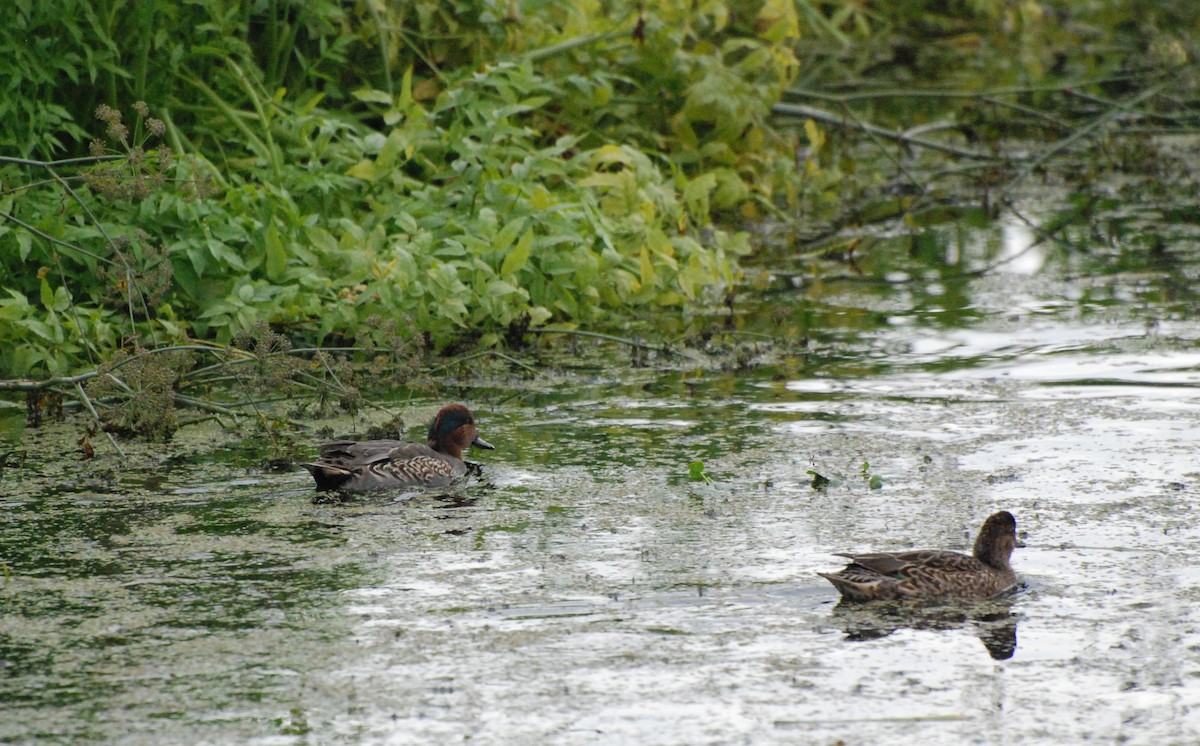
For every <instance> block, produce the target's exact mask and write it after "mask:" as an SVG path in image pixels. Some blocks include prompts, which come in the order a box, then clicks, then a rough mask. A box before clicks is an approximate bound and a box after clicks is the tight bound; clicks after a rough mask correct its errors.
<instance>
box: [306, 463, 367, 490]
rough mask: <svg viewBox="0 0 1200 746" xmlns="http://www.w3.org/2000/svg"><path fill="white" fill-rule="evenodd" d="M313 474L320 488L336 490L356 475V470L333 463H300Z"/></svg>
mask: <svg viewBox="0 0 1200 746" xmlns="http://www.w3.org/2000/svg"><path fill="white" fill-rule="evenodd" d="M300 465H301V466H303V467H304V468H305V469H308V473H309V474H312V476H313V479H314V480H315V481H316V483H317V489H319V490H336V489H339V488H340V487H341V486H342V485H344V484H345V483H346V482H348V481H350V479H351V478H352V477H353V476H354V472H352V471H350V470H349V469H344V468H342V467H340V466H333V465H332V464H322V463H315V464H300Z"/></svg>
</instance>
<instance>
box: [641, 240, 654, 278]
mask: <svg viewBox="0 0 1200 746" xmlns="http://www.w3.org/2000/svg"><path fill="white" fill-rule="evenodd" d="M640 264H641V281H642V287H643V288H651V287H654V283H655V281H656V280H657V274H656V273H655V271H654V264H653V262H651V261H650V247H649V246H646V245H645V244H643V245H642V256H641V262H640Z"/></svg>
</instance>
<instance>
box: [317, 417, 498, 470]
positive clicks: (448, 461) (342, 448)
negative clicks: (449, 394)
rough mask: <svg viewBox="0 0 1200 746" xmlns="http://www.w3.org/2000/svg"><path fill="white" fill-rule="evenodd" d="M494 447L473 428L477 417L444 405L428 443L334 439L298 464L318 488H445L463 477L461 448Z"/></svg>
mask: <svg viewBox="0 0 1200 746" xmlns="http://www.w3.org/2000/svg"><path fill="white" fill-rule="evenodd" d="M468 447H475V448H486V449H488V450H492V449H493V448H494V446H492V444H491V443H488V442H487V441H486V440H484V439H483V438H481V437H479V433H478V432H476V430H475V417H474V415H472V414H471V410H469V409H467V408H466V407H465V406H463V405H462V404H450V405H449V406H445V407H442V409H441V411H439V412H438V413H437V417H435V418H434V419H433V424H432V425H430V426H429V435H428V440H427V442H426V443H406V442H404V441H402V440H366V441H354V440H335V441H332V442H329V443H323V444H322V445H321V446H320V450H321V455H320V456H319V457H318V458H317V460H316V461H314V462H312V463H309V464H301V466H303V467H304V468H305V469H308V471H309V472H310V473H311V474H312V475H313V479H315V480H316V482H317V489H319V490H342V491H351V492H362V491H366V490H384V489H393V488H397V487H445V486H446V485H448V484H450V483H451V482H453V481H454V480H455V479H458V478H459V477H462V476H464V475H466V473H467V464H466V462H464V461H463V458H462V456H463V451H464V450H466V449H467V448H468Z"/></svg>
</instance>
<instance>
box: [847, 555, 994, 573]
mask: <svg viewBox="0 0 1200 746" xmlns="http://www.w3.org/2000/svg"><path fill="white" fill-rule="evenodd" d="M837 556H839V557H845V558H846V559H848V560H850V563H851V567H853V566H855V565H857V566H858V567H861V568H863V569H864V570H868V571H870V572H874V573H878V574H880V575H887V576H890V577H893V578H910V577H919V576H923V575H926V574H928V573H930V572H934V573H938V574H945V573H956V572H979V569H980V564H981V563H980V562H979V560H977V559H975V558H974V557H968V556H967V555H965V554H959V553H958V552H948V551H944V550H940V549H916V550H912V551H908V552H873V553H869V554H838V555H837ZM847 569H849V568H847Z"/></svg>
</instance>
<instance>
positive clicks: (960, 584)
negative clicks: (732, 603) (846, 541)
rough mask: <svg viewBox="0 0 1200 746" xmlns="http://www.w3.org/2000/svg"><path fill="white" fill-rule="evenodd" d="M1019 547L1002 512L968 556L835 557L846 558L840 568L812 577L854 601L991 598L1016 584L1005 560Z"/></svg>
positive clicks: (934, 552) (928, 552)
mask: <svg viewBox="0 0 1200 746" xmlns="http://www.w3.org/2000/svg"><path fill="white" fill-rule="evenodd" d="M1019 545H1020V542H1018V540H1017V521H1016V519H1014V518H1013V516H1012V513H1009V512H1008V511H1003V510H1002V511H1000V512H999V513H996V514H994V515H992V516H989V517H988V519H987V520H986V521H984V522H983V528H981V529H979V536H978V537H976V538H975V548H974V549H973V550H972V552H971V556H970V557H968V556H967V555H965V554H959V553H958V552H948V551H943V550H938V549H917V550H914V551H908V552H877V553H874V554H838V555H837V556H839V557H846V558H848V559H849V560H850V564H848V565H846V567H845V569H842V570H839V571H838V572H831V573H824V572H821V573H817V574H818V575H820V576H821V577H823V578H825V579H826V580H828V581H829V582H830V583H833V585H834V587H835V588H837V589H838V590H839V591H841V593H842V597H843V598H846V599H850V600H853V601H871V600H876V599H896V598H950V599H964V600H966V599H984V598H991V597H992V596H998V595H1000V594H1001V593H1003V592H1004V591H1006V590H1008V589H1009V588H1012V587H1013V586H1014V585H1016V582H1017V579H1016V575H1014V574H1013V569H1012V566H1011V565H1010V564H1009V559H1010V558H1011V557H1012V551H1013V549H1014V548H1015V547H1017V546H1019Z"/></svg>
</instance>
